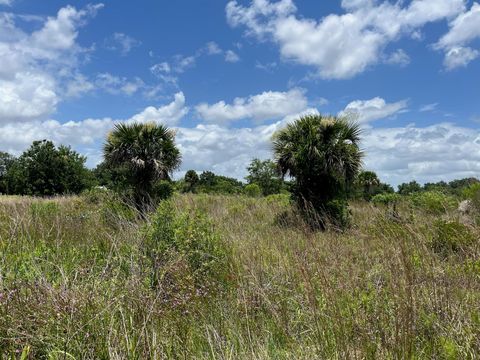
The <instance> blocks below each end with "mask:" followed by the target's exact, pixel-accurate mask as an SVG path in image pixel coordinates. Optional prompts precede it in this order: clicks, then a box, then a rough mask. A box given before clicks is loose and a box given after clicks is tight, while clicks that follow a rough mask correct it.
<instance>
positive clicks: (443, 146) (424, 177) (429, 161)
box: [363, 123, 480, 185]
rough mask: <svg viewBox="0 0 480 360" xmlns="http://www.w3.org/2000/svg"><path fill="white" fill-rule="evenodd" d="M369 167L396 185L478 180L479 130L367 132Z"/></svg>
mask: <svg viewBox="0 0 480 360" xmlns="http://www.w3.org/2000/svg"><path fill="white" fill-rule="evenodd" d="M363 147H364V149H365V153H366V154H367V157H366V159H365V165H366V167H367V168H369V169H373V170H375V171H377V172H378V173H379V174H380V175H381V177H382V178H383V179H384V180H385V181H388V182H390V183H392V184H394V185H397V184H399V183H401V182H405V181H410V180H412V179H416V180H417V181H420V182H422V183H423V182H434V181H440V180H447V181H448V180H453V179H458V178H463V177H472V176H476V177H478V174H479V173H480V131H479V129H473V128H465V127H459V126H455V125H453V124H449V123H441V124H436V125H432V126H428V127H416V126H414V125H411V126H407V127H399V128H384V129H369V130H366V131H365V133H364V140H363Z"/></svg>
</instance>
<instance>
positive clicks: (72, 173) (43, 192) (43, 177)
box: [6, 140, 94, 196]
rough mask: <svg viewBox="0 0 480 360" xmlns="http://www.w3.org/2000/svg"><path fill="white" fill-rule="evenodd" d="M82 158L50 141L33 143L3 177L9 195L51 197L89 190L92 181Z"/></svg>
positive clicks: (67, 148) (91, 176)
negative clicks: (5, 179)
mask: <svg viewBox="0 0 480 360" xmlns="http://www.w3.org/2000/svg"><path fill="white" fill-rule="evenodd" d="M85 161H86V158H85V157H83V156H81V155H79V154H78V153H77V152H75V151H73V150H72V149H70V148H69V147H66V146H63V145H61V146H59V147H58V148H57V147H55V145H54V144H53V143H52V142H51V141H47V140H42V141H34V142H33V144H32V146H31V147H30V148H29V149H28V150H27V151H25V152H24V153H23V154H22V155H21V156H20V157H19V158H18V160H17V161H15V162H13V164H12V165H11V166H10V168H9V169H8V172H7V174H6V178H7V182H8V191H9V193H11V194H21V195H35V196H53V195H57V194H77V193H80V192H81V191H83V190H84V189H86V188H88V187H91V186H92V185H93V183H94V178H93V175H92V173H91V171H90V170H88V169H87V168H86V167H85Z"/></svg>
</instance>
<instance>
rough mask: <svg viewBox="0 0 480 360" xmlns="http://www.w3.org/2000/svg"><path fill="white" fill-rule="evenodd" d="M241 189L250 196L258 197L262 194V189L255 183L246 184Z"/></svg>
mask: <svg viewBox="0 0 480 360" xmlns="http://www.w3.org/2000/svg"><path fill="white" fill-rule="evenodd" d="M243 191H244V192H245V194H246V195H247V196H251V197H259V196H260V195H261V194H262V189H260V186H258V185H257V184H248V185H247V186H245V188H244V189H243Z"/></svg>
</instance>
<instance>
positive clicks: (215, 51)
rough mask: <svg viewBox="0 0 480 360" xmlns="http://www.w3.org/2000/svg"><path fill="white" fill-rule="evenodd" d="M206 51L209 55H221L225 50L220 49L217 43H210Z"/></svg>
mask: <svg viewBox="0 0 480 360" xmlns="http://www.w3.org/2000/svg"><path fill="white" fill-rule="evenodd" d="M205 50H206V52H207V54H208V55H219V54H221V53H223V50H222V49H220V46H218V44H217V43H216V42H215V41H210V42H208V43H207V45H206V46H205Z"/></svg>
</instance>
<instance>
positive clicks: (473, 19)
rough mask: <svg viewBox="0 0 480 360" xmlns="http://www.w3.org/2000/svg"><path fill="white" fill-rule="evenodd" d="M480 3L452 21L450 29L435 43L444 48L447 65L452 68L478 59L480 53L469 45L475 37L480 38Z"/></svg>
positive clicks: (441, 48) (440, 48)
mask: <svg viewBox="0 0 480 360" xmlns="http://www.w3.org/2000/svg"><path fill="white" fill-rule="evenodd" d="M479 24H480V4H478V3H476V2H475V3H473V4H472V7H471V8H470V10H469V11H466V12H464V13H462V14H460V15H458V17H457V18H455V20H453V21H452V22H451V23H450V30H449V31H448V33H446V34H445V35H444V36H442V38H441V39H440V40H439V41H438V42H437V43H436V44H435V48H436V49H439V50H444V52H445V61H444V64H445V67H446V68H447V70H452V69H454V68H457V67H461V66H466V65H467V64H468V63H470V62H471V61H473V60H474V59H476V58H477V57H478V56H479V55H480V53H479V51H478V50H476V49H472V48H470V47H468V46H466V45H468V44H469V43H470V42H471V41H473V40H474V39H477V38H480V26H479Z"/></svg>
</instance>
